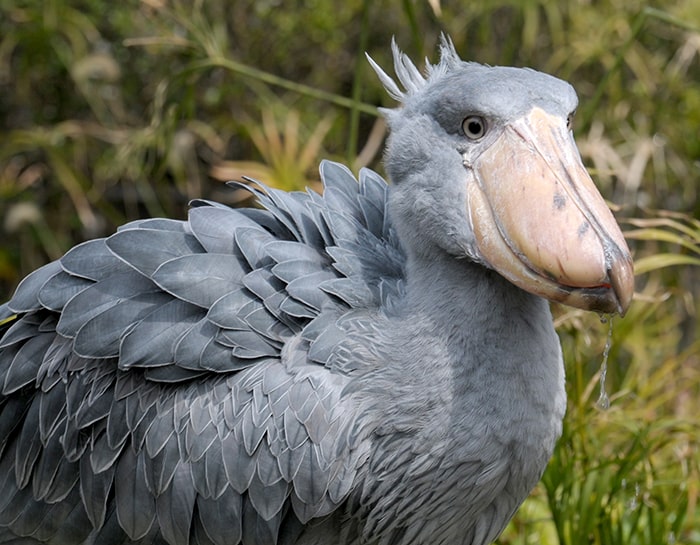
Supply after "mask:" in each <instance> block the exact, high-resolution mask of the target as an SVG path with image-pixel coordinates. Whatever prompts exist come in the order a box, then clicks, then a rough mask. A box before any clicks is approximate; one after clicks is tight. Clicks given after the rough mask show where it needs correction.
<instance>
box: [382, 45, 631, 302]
mask: <svg viewBox="0 0 700 545" xmlns="http://www.w3.org/2000/svg"><path fill="white" fill-rule="evenodd" d="M392 50H393V54H394V69H395V71H396V75H397V79H398V83H397V81H395V80H394V79H393V78H391V77H390V76H389V75H388V74H387V73H386V72H384V71H383V70H382V69H381V68H380V67H379V66H378V65H377V64H376V63H375V62H374V61H373V60H372V59H371V58H370V59H369V61H370V63H371V65H372V67H373V68H374V70H375V71H376V72H377V74H378V76H379V79H380V80H381V82H382V83H383V85H384V87H385V88H386V90H387V91H388V92H389V94H390V95H391V96H392V97H393V98H394V99H396V100H398V101H399V102H400V103H401V106H400V107H399V108H397V109H393V110H388V109H387V110H383V113H384V115H385V116H386V118H387V121H388V123H389V127H390V129H391V134H390V137H389V140H388V143H387V150H386V157H385V163H386V169H387V172H388V174H389V177H390V179H391V181H392V182H393V184H394V187H393V188H392V195H391V214H392V219H393V221H394V223H395V224H396V226H397V229H399V231H400V234H401V236H402V240H403V241H404V243H405V245H406V247H407V251H408V253H409V255H410V256H412V257H418V258H428V259H430V257H431V254H434V253H435V252H446V253H448V254H450V255H453V256H454V257H456V258H469V259H471V260H473V261H475V262H477V263H480V264H482V265H484V266H485V267H489V268H492V269H495V270H497V271H498V272H499V273H500V274H502V275H503V276H504V277H505V278H507V279H508V280H510V281H511V282H513V283H514V284H516V285H517V286H519V287H521V288H523V289H525V290H527V291H530V292H532V293H535V294H537V295H541V296H543V297H546V298H548V299H551V300H557V301H562V302H565V303H567V304H570V305H573V306H577V307H581V308H586V309H592V310H598V311H603V312H612V311H618V312H624V311H625V310H626V308H627V306H628V304H629V302H630V299H631V295H632V291H633V273H632V261H631V258H630V256H629V250H628V249H627V245H626V243H625V241H624V238H623V236H622V234H621V232H620V229H619V227H618V226H617V223H616V222H615V219H614V218H613V216H612V214H611V213H610V210H609V209H608V207H607V205H606V204H605V202H604V201H603V199H602V197H601V196H600V194H599V193H598V191H597V189H596V188H595V186H594V184H593V182H592V180H591V178H590V176H589V175H588V173H587V171H586V169H585V167H584V166H583V164H582V162H581V159H580V156H579V154H578V150H577V149H576V144H575V142H574V140H573V136H572V133H571V130H570V125H571V120H572V117H573V115H574V111H575V109H576V106H577V104H578V99H577V97H576V93H575V91H574V89H573V87H571V85H569V84H568V83H566V82H564V81H562V80H560V79H557V78H555V77H553V76H550V75H547V74H543V73H541V72H537V71H535V70H531V69H528V68H512V67H499V66H496V67H491V66H484V65H480V64H477V63H472V62H464V61H462V60H461V59H460V58H459V56H458V55H457V52H456V51H455V48H454V45H453V44H452V42H451V41H450V40H449V39H447V38H445V37H443V40H442V43H441V47H440V53H441V55H440V62H439V63H437V64H435V65H431V64H430V63H427V62H426V71H425V76H424V75H422V74H421V72H420V71H419V70H418V69H417V68H416V66H415V65H414V64H413V63H412V62H411V61H410V59H409V58H408V57H407V56H406V55H405V54H403V53H402V52H401V51H400V50H399V49H398V47H397V46H396V44H395V43H392Z"/></svg>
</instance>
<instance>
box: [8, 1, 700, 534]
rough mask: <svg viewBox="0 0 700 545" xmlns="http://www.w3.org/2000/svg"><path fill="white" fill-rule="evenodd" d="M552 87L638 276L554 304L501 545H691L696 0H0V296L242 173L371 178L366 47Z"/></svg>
mask: <svg viewBox="0 0 700 545" xmlns="http://www.w3.org/2000/svg"><path fill="white" fill-rule="evenodd" d="M442 31H445V32H447V33H449V34H450V35H451V36H452V37H453V39H454V41H455V44H456V46H457V49H458V51H459V52H460V53H461V54H462V56H463V57H465V58H470V59H473V60H477V61H480V62H484V63H490V64H515V65H529V66H533V67H535V68H538V69H540V70H544V71H547V72H551V73H553V74H556V75H558V76H560V77H562V78H565V79H568V80H569V81H571V82H572V83H573V84H574V86H575V87H576V88H577V90H578V92H579V95H580V98H581V107H580V109H579V114H578V117H577V121H576V123H577V125H576V133H577V139H578V142H579V145H580V148H581V151H582V154H583V156H584V160H585V161H586V162H587V164H588V165H589V167H590V169H591V171H592V172H593V174H594V178H595V179H596V180H597V182H598V183H599V186H600V188H601V191H602V192H603V194H604V195H605V196H606V198H608V199H609V200H610V201H612V202H614V203H615V204H616V206H617V207H618V209H617V216H618V219H619V220H620V222H621V223H622V224H623V227H624V228H625V230H626V235H627V237H628V239H629V241H630V244H631V246H632V247H633V251H634V253H635V259H636V264H637V277H638V279H637V293H636V297H635V301H634V303H633V305H632V308H631V309H630V311H629V313H628V316H627V317H625V318H624V319H619V318H618V319H616V320H615V323H614V326H613V328H612V345H611V349H610V358H609V361H608V373H607V381H606V385H605V388H606V391H607V392H608V394H609V396H610V399H611V406H610V408H609V409H607V410H601V409H597V408H596V400H597V399H598V397H599V385H598V380H599V373H600V369H601V363H602V360H603V352H604V347H605V343H606V339H607V336H608V326H607V325H605V324H602V323H600V319H599V317H597V316H595V315H593V316H590V315H587V314H586V313H583V312H578V311H572V310H570V309H564V308H561V309H560V308H557V309H555V311H556V315H557V324H558V327H559V332H560V334H561V337H562V342H563V346H564V351H565V355H566V361H567V370H568V388H569V396H570V403H569V411H568V414H567V418H566V422H565V431H564V436H563V437H562V440H561V441H560V444H559V447H558V449H557V452H556V454H555V456H554V459H553V460H552V463H551V464H550V467H549V468H548V470H547V473H546V474H545V477H544V479H543V481H542V483H541V485H540V486H539V487H538V488H537V489H536V490H535V492H534V493H533V495H532V497H531V498H530V499H529V500H528V501H527V502H526V504H525V505H524V506H523V508H522V509H521V510H520V512H519V513H518V515H517V516H516V518H515V520H514V521H513V523H512V524H511V525H510V526H509V528H508V529H507V531H506V532H505V533H504V535H503V536H502V537H501V538H500V541H499V543H500V544H501V545H507V544H508V545H510V544H513V545H514V544H522V545H524V544H530V543H533V544H534V543H537V544H544V545H550V544H552V545H553V544H561V545H564V544H566V545H575V544H576V545H578V544H595V545H598V544H601V545H602V544H605V545H610V544H616V545H617V544H619V545H626V544H634V545H637V544H640V545H641V544H648V545H659V544H662V543H668V544H676V543H677V544H681V543H683V544H698V543H700V503H699V500H700V341H699V340H698V322H697V315H698V310H699V303H698V300H699V298H700V288H698V286H700V272H699V271H700V266H699V265H700V219H699V217H700V201H699V200H698V190H699V188H700V184H699V183H698V181H699V179H700V60H699V55H700V3H698V2H697V1H696V0H669V1H665V2H662V1H661V0H658V1H657V2H655V3H649V4H643V3H641V2H639V1H635V0H599V1H592V0H587V1H586V0H581V1H575V0H481V1H468V2H467V1H456V0H453V1H441V0H402V1H396V2H389V1H388V0H384V1H381V2H371V1H369V0H344V1H342V2H340V1H337V2H329V1H324V0H306V1H303V2H302V1H296V2H284V3H283V2H281V1H280V0H233V1H229V2H225V1H223V0H210V1H207V2H204V1H194V2H178V1H174V0H141V1H137V0H126V1H124V2H114V3H110V2H105V1H102V0H83V1H78V0H74V1H70V0H0V97H1V98H0V300H3V299H5V298H7V297H9V295H10V293H11V291H12V289H13V288H14V286H15V285H16V283H17V282H18V281H19V279H20V278H21V277H22V276H24V275H25V274H27V273H28V272H30V271H31V270H33V269H34V268H36V267H38V266H39V265H41V264H43V263H45V262H47V261H48V260H52V259H56V258H58V257H59V256H60V255H61V254H62V253H63V252H65V251H66V250H67V249H68V248H69V247H71V246H72V245H74V244H75V243H77V242H79V241H81V240H84V239H87V238H91V237H96V236H102V235H106V234H109V233H110V232H112V231H113V230H114V229H115V227H116V226H117V225H119V224H121V223H123V222H125V221H127V220H130V219H134V218H137V217H143V216H156V215H168V216H171V217H184V215H185V212H186V204H187V201H188V200H189V199H191V198H193V197H206V198H214V199H217V200H220V201H223V202H227V203H236V202H237V201H238V200H240V199H241V198H243V197H242V196H241V195H240V194H239V193H238V192H236V191H233V190H231V189H229V188H227V187H226V186H225V185H224V184H223V182H224V181H225V180H229V179H232V178H238V177H240V175H241V174H243V173H245V174H249V175H252V176H254V177H257V178H260V179H262V180H264V181H266V182H268V183H271V184H274V185H277V186H280V187H284V188H286V189H293V188H303V187H304V186H306V185H311V186H313V185H315V183H316V182H315V180H316V177H317V174H316V171H315V169H316V165H317V163H318V161H319V159H321V158H333V159H339V160H344V161H346V162H347V163H348V164H350V165H352V167H353V168H354V169H357V168H359V167H360V166H363V165H371V166H373V167H375V168H378V169H381V165H380V159H381V153H380V151H381V146H382V140H383V136H384V125H383V123H382V122H381V120H379V119H378V118H377V117H376V110H375V108H374V106H373V105H379V104H385V105H387V106H388V105H391V101H390V100H389V99H388V98H387V97H386V96H385V93H384V91H383V90H382V89H381V88H380V86H379V84H378V82H377V81H376V78H375V77H374V75H373V74H372V73H371V71H370V69H369V67H368V65H367V63H366V61H365V59H364V52H365V51H368V52H369V53H370V54H371V55H372V56H373V57H374V58H375V59H376V60H377V61H378V62H379V63H380V64H381V65H383V66H387V67H388V66H390V62H389V43H390V40H391V37H392V36H396V39H397V41H398V43H399V44H400V45H401V47H402V48H403V49H404V50H406V51H407V52H408V53H409V55H410V56H411V57H412V58H414V59H419V58H421V57H423V56H425V55H427V56H428V57H429V58H431V59H433V60H435V51H436V49H435V44H436V42H437V40H438V36H439V33H440V32H442Z"/></svg>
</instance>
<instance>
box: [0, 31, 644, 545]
mask: <svg viewBox="0 0 700 545" xmlns="http://www.w3.org/2000/svg"><path fill="white" fill-rule="evenodd" d="M393 53H394V63H395V71H396V74H397V80H394V79H392V78H391V77H390V76H388V75H387V74H386V73H385V72H384V71H382V69H381V68H379V67H378V66H377V65H376V64H375V63H374V62H372V66H373V67H374V69H375V71H376V72H377V73H378V75H379V78H380V79H381V81H382V83H383V84H384V86H385V87H386V89H387V90H388V92H389V94H390V95H391V96H392V97H393V98H395V99H397V100H398V101H399V102H400V103H401V106H400V107H399V108H398V109H394V110H386V111H384V114H385V115H386V117H387V120H388V124H389V127H390V129H391V135H390V137H389V140H388V145H387V151H386V160H385V162H386V171H387V173H388V175H389V178H390V180H391V182H392V183H391V185H387V184H386V183H385V182H384V181H383V180H382V179H381V178H380V177H379V176H378V175H377V174H376V173H374V172H372V171H370V170H362V171H361V172H360V174H359V180H356V179H355V177H354V176H353V175H352V174H351V172H350V171H349V170H348V169H346V168H345V167H343V166H341V165H338V164H335V163H331V162H323V163H322V164H321V166H320V172H321V178H322V179H323V183H324V185H325V190H324V192H323V195H319V194H317V193H314V192H311V191H309V192H306V193H302V192H299V193H285V192H281V191H278V190H274V189H268V188H263V187H262V186H254V185H253V186H251V187H250V191H251V192H252V193H253V194H254V195H255V197H256V198H257V201H258V203H259V204H260V205H261V206H260V207H256V208H244V209H231V208H228V207H226V206H223V205H221V204H217V203H214V202H208V201H202V200H200V201H194V202H193V203H192V206H191V210H190V212H189V217H188V220H187V221H174V220H169V219H150V220H142V221H136V222H132V223H129V224H127V225H125V226H124V227H122V228H121V229H119V230H118V232H117V233H116V234H113V235H112V236H110V237H107V238H104V239H99V240H91V241H89V242H86V243H83V244H80V245H78V246H76V247H75V248H73V249H72V250H70V251H69V252H68V253H66V254H65V255H64V256H63V257H62V258H61V259H59V260H58V261H55V262H53V263H50V264H48V265H46V266H44V267H43V268H41V269H39V270H37V271H35V272H34V273H33V274H31V275H29V276H28V277H27V278H25V279H24V281H23V282H22V283H21V284H20V286H19V287H18V289H17V291H16V293H15V294H14V296H13V297H12V298H11V300H10V301H9V302H8V303H7V304H5V305H3V306H2V307H0V319H2V323H3V325H2V333H1V338H0V388H1V392H0V411H1V413H0V543H17V544H38V543H47V544H51V545H67V544H71V545H76V544H99V545H112V544H114V545H118V544H126V543H139V544H169V545H186V544H199V545H205V544H206V545H212V544H213V545H237V544H239V543H242V544H243V545H274V544H280V545H281V544H305V545H311V544H329V543H333V544H382V545H384V544H386V545H389V544H391V545H408V544H431V545H442V544H450V545H453V544H464V545H484V544H487V543H490V542H491V541H493V540H494V539H495V538H496V537H497V536H498V535H499V533H500V532H501V531H502V529H503V528H504V526H505V525H506V523H507V522H508V520H509V519H510V518H511V516H512V515H513V513H514V512H515V510H516V509H517V508H518V506H519V505H520V503H521V502H522V501H523V500H524V498H525V497H526V496H527V494H528V493H529V492H530V490H531V489H532V488H533V487H534V486H535V484H536V483H537V481H538V480H539V479H540V477H541V475H542V472H543V470H544V468H545V465H546V464H547V461H548V459H549V457H550V455H551V454H552V451H553V449H554V445H555V442H556V440H557V438H558V436H559V435H560V432H561V422H562V417H563V415H564V409H565V392H564V370H563V365H562V355H561V350H560V345H559V342H558V339H557V336H556V334H555V331H554V328H553V325H552V317H551V314H550V310H549V304H548V300H550V301H558V302H562V303H565V304H567V305H571V306H574V307H578V308H583V309H588V310H592V311H596V312H602V313H613V312H618V313H621V314H622V313H624V312H625V310H626V309H627V307H628V305H629V303H630V299H631V296H632V292H633V273H632V262H631V258H630V254H629V251H628V249H627V246H626V244H625V241H624V239H623V237H622V234H621V232H620V230H619V228H618V226H617V224H616V222H615V220H614V219H613V216H612V214H611V212H610V211H609V209H608V207H607V206H606V204H605V202H604V201H603V199H602V197H601V196H600V194H599V193H598V192H597V190H596V188H595V187H594V185H593V182H592V181H591V178H590V177H589V175H588V174H587V172H586V170H585V168H584V167H583V165H582V163H581V160H580V157H579V154H578V152H577V149H576V146H575V143H574V140H573V137H572V134H571V129H570V122H571V118H572V115H573V112H574V110H575V109H576V104H577V98H576V95H575V93H574V90H573V89H572V87H571V86H570V85H569V84H567V83H565V82H563V81H561V80H559V79H556V78H554V77H551V76H549V75H546V74H543V73H540V72H536V71H534V70H530V69H520V68H505V67H488V66H482V65H479V64H474V63H467V62H463V61H461V60H460V59H459V57H458V56H457V53H456V52H455V50H454V47H453V45H452V44H451V43H450V42H449V41H448V40H443V43H442V47H441V58H440V61H439V63H437V64H435V65H429V66H428V67H427V70H426V74H425V76H423V75H421V73H420V72H419V71H418V70H417V69H416V67H415V66H414V65H413V64H412V63H411V61H410V60H409V59H408V58H407V57H406V56H405V55H404V54H402V53H401V52H400V51H399V50H398V49H397V48H396V46H394V50H393Z"/></svg>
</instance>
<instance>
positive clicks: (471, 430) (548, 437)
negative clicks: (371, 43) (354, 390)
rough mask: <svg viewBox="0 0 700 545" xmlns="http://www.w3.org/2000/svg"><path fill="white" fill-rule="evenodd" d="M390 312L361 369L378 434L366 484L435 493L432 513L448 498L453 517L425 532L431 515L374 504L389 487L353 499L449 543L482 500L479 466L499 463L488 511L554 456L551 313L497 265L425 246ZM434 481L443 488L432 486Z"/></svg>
mask: <svg viewBox="0 0 700 545" xmlns="http://www.w3.org/2000/svg"><path fill="white" fill-rule="evenodd" d="M388 320H389V321H388V323H385V324H383V326H382V328H381V331H382V334H383V335H385V336H384V339H383V340H382V344H384V347H383V350H382V352H383V353H384V354H385V355H390V358H389V359H388V362H386V360H384V361H385V363H382V364H381V365H380V366H378V367H377V368H376V369H375V371H374V372H373V373H372V376H371V377H365V378H366V379H370V378H371V383H372V388H371V391H368V392H367V395H368V399H366V401H367V403H368V409H369V411H368V414H369V413H371V414H373V416H372V418H373V419H374V426H375V427H374V432H373V436H374V441H375V442H376V448H375V450H374V455H373V456H372V457H371V459H370V460H369V461H368V467H367V471H368V476H367V479H368V482H373V483H374V482H381V483H386V487H388V489H391V490H393V492H391V494H394V495H395V496H396V497H397V498H402V497H404V495H405V496H406V497H408V496H412V495H416V501H418V500H419V499H420V497H422V496H421V495H424V496H425V497H435V498H439V501H438V502H437V503H438V504H439V505H435V506H434V507H435V512H436V513H440V512H441V508H442V507H445V506H447V505H452V506H456V509H454V510H453V511H454V513H455V514H456V515H455V517H453V518H451V519H450V520H445V521H441V522H440V524H439V525H438V527H439V528H441V530H440V532H442V534H444V535H442V534H441V536H432V535H431V531H430V530H429V529H430V528H431V524H432V523H426V522H425V521H418V520H408V519H406V520H403V519H402V517H404V515H406V516H408V514H405V513H403V511H402V510H401V509H400V505H399V504H396V505H394V504H388V505H386V506H385V507H382V508H381V509H380V508H379V506H380V505H383V503H382V502H385V500H383V499H382V498H385V497H386V494H389V492H387V490H385V489H384V488H382V487H381V486H379V487H376V490H375V489H374V488H375V487H371V489H369V490H367V491H366V495H365V497H363V498H362V500H361V502H363V503H365V504H366V505H374V506H376V507H374V508H376V509H379V510H380V511H381V513H380V514H379V516H380V517H383V518H385V519H387V520H395V521H396V522H395V524H396V525H397V526H402V525H405V526H406V527H411V526H412V525H421V526H422V525H425V532H426V534H425V535H422V534H421V535H419V536H418V537H419V538H420V539H417V540H416V541H418V542H421V541H422V540H432V541H431V542H434V543H452V542H455V540H456V539H458V537H459V536H461V535H466V534H468V533H469V532H473V531H474V527H473V525H474V524H476V523H477V519H478V518H479V516H480V515H479V516H477V515H476V513H478V511H479V509H481V508H482V507H485V506H481V507H479V509H477V508H476V507H475V506H474V505H473V504H472V503H471V502H472V501H474V500H473V499H470V497H471V494H473V490H475V488H474V487H475V486H476V484H475V483H476V482H478V481H479V479H480V478H481V477H480V475H482V474H483V475H484V479H486V475H489V471H491V470H490V469H489V468H492V469H493V471H494V475H496V473H495V472H497V471H502V472H503V473H502V474H500V477H499V479H500V480H499V481H498V484H497V485H496V484H494V485H493V486H497V487H498V489H496V488H494V490H493V491H492V492H493V496H492V498H493V499H492V500H489V501H493V506H492V507H488V508H487V509H486V511H485V512H486V513H488V512H489V509H505V510H506V511H512V510H514V509H515V508H516V507H517V505H518V504H519V503H520V502H521V501H522V500H523V499H524V498H525V496H526V495H527V493H528V492H529V490H530V489H531V488H532V487H533V486H534V485H535V483H536V482H537V481H538V480H539V478H540V476H541V474H542V471H543V470H544V467H545V465H546V462H547V460H548V459H549V457H550V455H551V453H552V449H553V447H554V443H555V441H556V439H557V437H558V436H559V434H560V431H561V418H562V416H563V411H564V406H565V396H564V389H563V368H562V363H561V355H560V350H559V342H558V339H557V337H556V334H555V332H554V328H553V326H552V319H551V314H550V312H549V308H548V304H547V302H546V301H544V300H542V299H540V298H538V297H535V296H533V295H531V294H528V293H525V292H523V291H522V290H520V289H519V288H516V287H515V286H513V285H512V284H510V283H508V282H507V281H506V280H505V279H503V278H502V277H501V276H500V275H498V274H497V273H495V272H493V271H490V270H488V269H486V268H484V267H482V266H480V265H477V264H474V263H471V262H469V261H467V260H461V259H460V260H458V259H455V258H453V257H451V256H449V255H441V256H435V255H434V256H431V257H430V258H426V259H422V260H419V259H418V258H416V257H415V256H413V257H411V258H409V263H408V271H407V292H406V298H405V299H404V302H403V305H402V306H401V308H400V309H398V312H396V313H394V314H393V317H392V316H388ZM487 480H488V479H487ZM406 483H411V484H410V486H409V485H408V484H406ZM434 483H444V484H445V488H444V490H443V489H440V490H439V491H438V493H437V494H434V492H435V491H434V490H432V488H433V486H434ZM450 483H453V484H450ZM454 483H457V484H456V485H454ZM423 485H425V489H422V486H423ZM439 486H441V485H439ZM392 487H393V488H392ZM392 497H394V496H392ZM460 509H463V512H462V511H460ZM485 516H486V515H485ZM397 531H398V530H397ZM479 543H481V542H479Z"/></svg>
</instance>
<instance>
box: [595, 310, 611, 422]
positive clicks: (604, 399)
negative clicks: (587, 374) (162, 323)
mask: <svg viewBox="0 0 700 545" xmlns="http://www.w3.org/2000/svg"><path fill="white" fill-rule="evenodd" d="M600 321H601V322H602V323H605V322H606V321H607V322H608V338H607V340H606V341H605V349H604V350H603V363H601V364H600V393H599V394H598V401H596V402H595V406H596V407H597V408H598V409H601V410H603V411H606V410H608V409H609V408H610V398H609V397H608V392H607V391H606V389H605V379H606V378H607V374H608V355H609V354H610V346H611V345H612V330H613V319H612V316H608V317H604V316H601V318H600Z"/></svg>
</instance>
